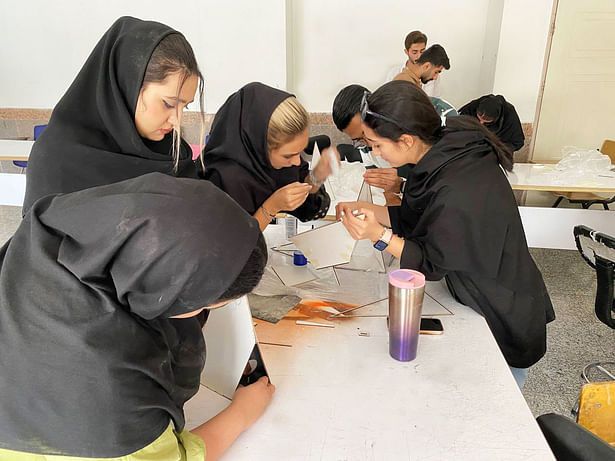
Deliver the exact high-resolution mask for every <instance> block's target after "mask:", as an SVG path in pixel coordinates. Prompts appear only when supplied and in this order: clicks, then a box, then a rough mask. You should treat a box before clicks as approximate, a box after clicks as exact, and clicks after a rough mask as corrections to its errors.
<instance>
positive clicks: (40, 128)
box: [13, 125, 47, 173]
mask: <svg viewBox="0 0 615 461" xmlns="http://www.w3.org/2000/svg"><path fill="white" fill-rule="evenodd" d="M45 128H47V125H34V140H35V141H36V140H37V139H38V137H39V136H40V135H41V133H42V132H43V130H44V129H45ZM13 165H15V166H16V167H19V168H21V172H22V173H23V170H24V169H25V168H26V167H27V166H28V162H27V161H23V160H13Z"/></svg>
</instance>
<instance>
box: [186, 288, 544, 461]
mask: <svg viewBox="0 0 615 461" xmlns="http://www.w3.org/2000/svg"><path fill="white" fill-rule="evenodd" d="M426 292H427V294H428V295H429V296H430V298H431V299H433V300H436V301H437V302H438V303H440V304H441V305H443V306H445V307H446V308H447V309H448V310H449V311H451V312H452V313H453V314H454V315H450V313H449V315H443V316H441V317H440V318H441V320H442V323H443V325H444V329H445V331H444V334H443V335H440V336H425V335H424V336H421V338H420V340H419V352H418V357H417V358H416V359H415V360H414V361H412V362H406V363H402V362H397V361H395V360H393V359H392V358H391V357H390V356H389V353H388V331H387V327H386V318H385V317H384V315H385V314H386V311H387V301H381V302H379V303H377V304H376V305H373V306H371V307H370V308H369V309H370V311H371V313H372V314H374V313H378V312H379V313H380V314H381V316H379V317H378V316H376V317H353V318H349V319H339V320H335V321H334V322H335V328H320V327H310V326H297V325H295V324H294V323H293V321H292V320H281V321H280V322H279V323H278V324H276V325H275V326H270V325H269V326H267V325H265V326H262V325H261V324H259V325H257V327H256V334H257V335H260V338H259V339H261V340H262V341H265V340H266V342H276V341H274V340H275V339H276V338H275V335H278V336H279V338H278V341H277V342H284V343H290V344H292V347H284V346H275V345H267V344H262V345H261V350H262V353H263V356H264V360H265V363H266V366H267V368H268V371H269V374H270V377H271V380H272V382H273V383H274V384H275V385H276V393H275V395H274V398H273V401H272V403H271V405H270V406H269V407H268V408H267V410H266V412H265V414H264V415H263V416H262V417H261V418H260V419H259V420H258V421H257V422H256V423H255V424H254V425H253V426H252V427H251V428H250V429H249V430H248V431H246V432H245V433H243V434H242V435H241V436H240V437H239V439H238V440H237V441H236V442H235V443H234V444H233V446H232V447H231V448H230V450H229V451H228V452H227V453H226V454H225V456H224V457H223V459H225V460H251V461H256V460H270V459H276V460H277V459H280V460H285V461H287V460H302V461H304V460H305V461H308V460H310V461H311V460H386V461H389V460H401V459H404V460H405V459H434V460H436V459H468V460H494V459H498V460H543V459H545V460H546V459H549V460H552V459H553V456H552V455H551V451H550V450H549V447H548V445H547V443H546V441H545V440H544V438H543V436H542V433H541V432H540V429H539V428H538V425H537V424H536V422H535V420H534V417H533V416H532V414H531V412H530V410H529V408H528V406H527V404H526V402H525V400H524V398H523V396H522V394H521V391H520V390H519V388H518V387H517V385H516V383H515V381H514V378H513V377H512V374H511V373H510V370H509V368H508V366H507V364H506V362H505V360H504V358H503V356H502V354H501V353H500V350H499V348H498V346H497V344H496V342H495V340H494V338H493V336H492V334H491V332H490V330H489V328H488V327H487V324H486V322H485V320H484V319H483V318H482V317H481V316H480V315H478V314H477V313H475V312H474V311H473V310H471V309H470V308H468V307H465V306H462V305H460V304H458V303H457V302H455V301H454V300H453V299H452V297H451V296H450V294H449V292H448V290H447V288H446V286H445V284H444V283H443V282H429V283H428V285H427V290H426ZM364 309H367V308H364ZM355 313H356V314H359V311H356V312H355ZM263 328H264V329H263ZM259 329H260V332H259ZM360 332H362V333H363V334H365V333H367V334H368V335H369V336H359V333H360ZM263 336H265V337H266V338H265V339H263ZM227 405H228V400H226V399H224V398H223V397H220V396H219V395H217V394H215V393H213V392H212V391H210V390H208V389H207V388H205V387H201V389H200V391H199V393H198V394H197V395H196V396H195V397H194V398H193V399H191V400H190V401H189V402H188V403H187V405H186V408H185V411H186V418H187V427H188V428H193V427H195V426H197V425H199V424H201V423H203V422H204V421H206V420H207V419H209V418H211V417H212V416H214V415H215V414H216V413H217V412H219V411H221V410H222V409H223V408H225V407H226V406H227Z"/></svg>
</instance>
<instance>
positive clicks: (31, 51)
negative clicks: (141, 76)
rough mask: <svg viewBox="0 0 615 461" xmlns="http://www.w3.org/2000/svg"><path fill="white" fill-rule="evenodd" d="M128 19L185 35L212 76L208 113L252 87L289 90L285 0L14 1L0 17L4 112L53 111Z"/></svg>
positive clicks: (0, 87) (208, 82)
mask: <svg viewBox="0 0 615 461" xmlns="http://www.w3.org/2000/svg"><path fill="white" fill-rule="evenodd" d="M123 15H130V16H136V17H139V18H142V19H151V20H155V21H159V22H162V23H165V24H168V25H169V26H171V27H173V28H175V29H177V30H179V31H180V32H182V33H183V34H184V35H185V36H186V38H187V39H188V41H189V42H190V43H191V45H192V47H193V48H194V51H195V54H196V56H197V60H198V62H199V64H200V67H201V71H202V72H203V74H204V76H205V84H206V109H207V112H215V111H216V110H217V109H218V107H219V106H220V104H222V103H223V102H224V101H225V99H226V98H227V97H228V95H229V94H231V93H232V92H234V91H236V90H237V89H238V88H239V87H241V86H242V85H243V84H245V83H248V82H251V81H254V80H260V81H263V82H266V83H268V84H270V85H273V86H277V87H279V88H284V87H285V85H286V45H285V34H286V33H285V2H284V0H267V1H263V2H254V1H252V0H233V1H232V2H221V1H217V0H182V1H181V2H179V3H177V4H173V3H169V2H168V1H162V0H132V1H130V2H126V1H122V0H107V1H99V2H95V1H86V2H82V1H77V0H59V1H54V2H45V1H42V0H37V1H33V0H28V1H23V2H11V7H10V8H7V7H3V8H2V13H1V14H0V37H1V38H2V46H0V107H18V108H40V109H46V108H53V107H54V105H55V104H56V102H57V101H58V100H59V99H60V97H61V96H62V95H63V94H64V92H65V91H66V89H67V88H68V86H69V85H70V83H71V82H72V80H73V79H74V78H75V76H76V75H77V73H78V71H79V69H80V68H81V66H82V65H83V63H84V62H85V60H86V58H87V56H88V55H89V53H90V52H91V50H92V49H93V48H94V46H95V45H96V43H97V42H98V40H99V39H100V37H101V36H102V34H103V33H104V32H105V31H106V30H107V28H108V27H109V26H110V25H111V24H112V23H113V22H114V21H115V20H116V19H117V18H118V17H120V16H123ZM8 44H11V46H8Z"/></svg>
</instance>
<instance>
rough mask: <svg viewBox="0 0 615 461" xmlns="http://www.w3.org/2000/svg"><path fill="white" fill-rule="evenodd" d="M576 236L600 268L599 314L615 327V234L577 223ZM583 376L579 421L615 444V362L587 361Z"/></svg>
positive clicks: (584, 254)
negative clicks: (612, 235)
mask: <svg viewBox="0 0 615 461" xmlns="http://www.w3.org/2000/svg"><path fill="white" fill-rule="evenodd" d="M574 239H575V242H576V245H577V249H578V250H579V252H580V253H581V256H582V257H583V259H584V260H585V261H586V262H587V263H588V264H589V265H590V267H592V268H593V269H594V270H595V271H596V279H597V287H596V301H595V305H594V310H595V313H596V317H598V319H599V320H600V321H601V322H602V323H604V324H605V325H607V326H609V327H611V328H612V329H615V300H614V288H613V284H614V281H615V238H613V237H611V236H609V235H606V234H601V233H598V232H596V231H594V230H593V229H590V228H589V227H587V226H575V228H574ZM582 376H583V379H584V380H585V381H586V382H587V384H585V385H584V386H583V388H582V389H581V397H580V399H579V405H578V408H577V411H576V415H577V421H578V422H579V424H581V425H582V426H583V427H585V428H587V429H589V430H590V431H591V432H593V433H594V434H596V435H597V436H599V437H601V438H602V439H604V440H606V441H607V442H609V443H612V444H615V423H613V422H614V421H615V362H612V361H611V362H598V363H592V364H590V365H587V366H586V367H585V368H584V369H583V373H582ZM596 381H599V382H597V383H596Z"/></svg>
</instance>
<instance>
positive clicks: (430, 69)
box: [393, 44, 451, 88]
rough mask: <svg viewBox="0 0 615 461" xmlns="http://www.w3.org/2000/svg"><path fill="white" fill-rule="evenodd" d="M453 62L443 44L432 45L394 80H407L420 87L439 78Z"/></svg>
mask: <svg viewBox="0 0 615 461" xmlns="http://www.w3.org/2000/svg"><path fill="white" fill-rule="evenodd" d="M450 68H451V64H450V61H449V59H448V55H447V54H446V51H445V50H444V48H443V47H442V46H441V45H437V44H436V45H432V46H430V47H429V48H427V49H426V50H425V52H424V53H423V54H421V57H420V58H418V59H417V60H416V62H414V63H409V64H407V65H406V66H404V68H403V69H402V71H401V72H400V73H399V74H397V75H396V76H395V78H394V79H393V80H405V81H407V82H410V83H413V84H414V85H416V86H417V87H419V88H422V85H423V84H425V83H427V82H429V81H432V80H437V79H438V77H439V75H440V73H441V72H442V71H443V70H444V69H447V70H448V69H450Z"/></svg>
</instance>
